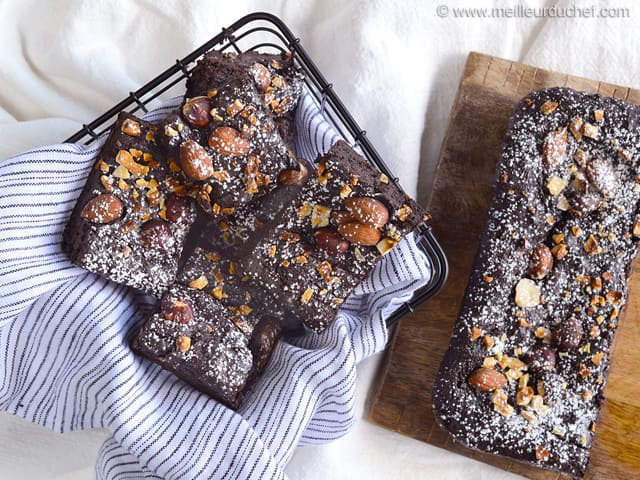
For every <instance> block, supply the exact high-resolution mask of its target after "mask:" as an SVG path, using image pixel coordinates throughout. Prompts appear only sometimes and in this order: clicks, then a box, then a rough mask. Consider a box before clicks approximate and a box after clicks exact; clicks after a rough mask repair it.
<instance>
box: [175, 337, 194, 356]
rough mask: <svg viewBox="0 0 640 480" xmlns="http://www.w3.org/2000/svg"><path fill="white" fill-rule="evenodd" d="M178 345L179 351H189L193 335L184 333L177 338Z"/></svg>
mask: <svg viewBox="0 0 640 480" xmlns="http://www.w3.org/2000/svg"><path fill="white" fill-rule="evenodd" d="M176 346H177V347H178V351H179V352H182V353H184V352H186V351H188V350H189V349H190V348H191V337H186V336H184V335H182V336H181V337H178V340H176Z"/></svg>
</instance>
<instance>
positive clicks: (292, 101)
mask: <svg viewBox="0 0 640 480" xmlns="http://www.w3.org/2000/svg"><path fill="white" fill-rule="evenodd" d="M278 58H280V57H279V56H278V57H276V56H273V55H267V56H265V55H261V54H254V53H248V54H242V55H228V54H221V53H219V52H210V53H209V54H207V55H206V56H205V57H204V58H203V60H201V61H200V63H199V64H198V65H197V66H196V67H195V68H194V70H193V72H192V73H191V75H190V77H189V79H188V80H187V95H186V97H185V100H184V103H183V104H182V107H181V109H180V112H178V113H176V114H174V115H172V116H170V117H169V118H168V119H167V120H166V121H165V122H164V123H163V125H162V126H161V128H160V132H159V136H160V141H161V143H162V144H163V146H164V147H165V148H166V149H167V151H168V156H169V157H170V160H169V165H170V168H171V171H172V176H174V177H175V182H176V183H177V184H181V186H180V188H181V189H184V190H185V191H186V193H188V194H190V195H192V196H193V197H194V198H196V199H197V201H198V204H199V205H200V206H201V207H202V209H203V210H204V211H205V212H207V213H208V214H209V215H210V216H211V217H212V218H220V217H223V216H227V215H230V214H232V213H233V212H234V211H235V210H236V209H238V208H240V207H242V206H243V205H246V204H249V203H252V202H253V201H255V200H256V199H258V198H260V197H262V196H264V195H265V194H267V193H269V192H270V191H272V190H274V189H275V188H277V186H278V182H277V180H278V177H279V176H280V174H281V173H282V172H283V171H285V170H288V169H294V168H297V165H298V163H297V160H296V158H295V156H294V155H293V154H292V153H291V151H290V147H289V146H288V145H287V143H285V141H284V140H283V139H282V137H281V136H280V133H279V132H280V131H282V132H284V133H285V134H288V133H289V130H290V128H289V127H288V125H289V124H290V110H291V109H292V108H294V107H295V106H296V105H297V102H298V98H299V96H300V93H301V88H302V87H301V82H302V77H301V75H300V74H299V71H298V70H297V68H295V67H294V66H293V64H292V63H291V62H288V63H287V64H286V65H285V64H284V63H282V64H281V63H277V62H279V60H277V59H278ZM283 58H284V57H283ZM258 60H260V61H262V62H263V63H265V64H268V65H271V64H273V63H277V65H280V68H279V69H277V68H274V67H272V66H269V67H266V66H264V65H263V64H262V63H259V61H258ZM285 60H286V58H285V59H283V60H282V61H283V62H284V61H285ZM287 65H288V66H287ZM252 66H253V67H252ZM257 66H260V68H262V69H264V70H265V71H266V73H265V75H267V76H268V78H269V79H271V80H270V81H271V83H274V82H275V84H276V85H279V87H275V86H269V87H268V88H266V90H265V91H264V92H263V91H262V90H263V89H262V87H261V86H260V83H259V82H256V77H255V75H254V73H253V70H255V68H257ZM254 67H255V68H254ZM269 69H271V70H269ZM270 72H272V73H270ZM276 72H280V73H285V72H289V73H290V74H291V75H292V76H291V77H290V78H289V77H287V78H288V79H289V80H288V81H285V80H284V79H283V77H280V76H277V73H276ZM272 74H273V78H272ZM276 93H277V94H278V95H280V94H281V95H283V96H282V98H280V99H279V100H278V99H275V98H274V99H271V100H270V101H269V102H268V103H266V102H265V95H276ZM276 103H277V104H278V105H282V106H283V108H282V111H280V110H279V108H276V107H275V105H276ZM285 104H286V108H284V105H285ZM274 109H275V110H278V112H279V113H277V114H278V115H282V117H281V119H280V120H279V121H278V122H277V123H276V120H275V118H274V114H275V113H274ZM289 140H290V139H289Z"/></svg>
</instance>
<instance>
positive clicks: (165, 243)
mask: <svg viewBox="0 0 640 480" xmlns="http://www.w3.org/2000/svg"><path fill="white" fill-rule="evenodd" d="M140 238H141V240H142V243H143V244H144V245H145V246H146V247H147V248H153V249H157V250H161V251H163V252H169V251H171V249H172V248H173V246H174V245H175V239H174V238H173V232H172V231H171V228H170V227H169V224H168V223H167V222H165V221H164V220H160V219H154V220H149V221H148V222H145V223H144V224H142V226H141V227H140Z"/></svg>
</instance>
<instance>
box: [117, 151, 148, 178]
mask: <svg viewBox="0 0 640 480" xmlns="http://www.w3.org/2000/svg"><path fill="white" fill-rule="evenodd" d="M116 162H117V163H119V164H120V165H121V166H124V167H126V168H127V170H129V172H131V173H132V174H133V175H134V176H136V177H144V176H145V175H146V174H147V173H149V167H147V166H146V165H141V164H139V163H136V162H135V161H134V160H133V156H132V155H131V153H129V152H128V151H127V150H120V151H119V152H118V154H117V155H116Z"/></svg>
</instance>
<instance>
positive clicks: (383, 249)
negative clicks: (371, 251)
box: [376, 237, 398, 255]
mask: <svg viewBox="0 0 640 480" xmlns="http://www.w3.org/2000/svg"><path fill="white" fill-rule="evenodd" d="M397 244H398V242H397V241H395V240H392V239H391V238H387V237H385V238H383V239H382V240H380V241H379V242H378V243H376V248H377V249H378V251H379V252H380V254H381V255H386V254H387V253H389V252H390V251H391V249H392V248H393V247H395V246H396V245H397Z"/></svg>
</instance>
